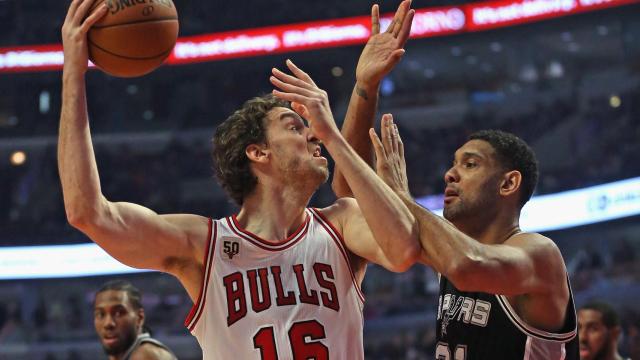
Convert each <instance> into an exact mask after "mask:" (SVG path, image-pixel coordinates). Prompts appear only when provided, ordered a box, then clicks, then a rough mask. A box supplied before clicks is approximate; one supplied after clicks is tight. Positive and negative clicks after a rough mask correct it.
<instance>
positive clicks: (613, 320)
mask: <svg viewBox="0 0 640 360" xmlns="http://www.w3.org/2000/svg"><path fill="white" fill-rule="evenodd" d="M579 310H593V311H597V312H599V313H600V314H601V315H602V323H603V324H604V325H605V326H606V327H607V328H609V329H611V328H613V327H616V326H620V317H619V316H618V313H617V312H616V310H615V309H614V308H613V306H611V305H609V304H607V303H606V302H603V301H592V302H589V303H587V304H585V305H583V306H581V307H580V309H579Z"/></svg>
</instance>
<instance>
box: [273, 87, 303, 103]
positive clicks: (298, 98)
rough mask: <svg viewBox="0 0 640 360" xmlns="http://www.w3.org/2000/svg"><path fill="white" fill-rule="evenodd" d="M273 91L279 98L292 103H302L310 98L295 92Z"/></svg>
mask: <svg viewBox="0 0 640 360" xmlns="http://www.w3.org/2000/svg"><path fill="white" fill-rule="evenodd" d="M272 93H273V96H275V97H277V98H278V99H282V100H285V101H289V102H292V103H294V102H297V103H301V104H302V103H305V102H307V101H308V100H309V98H308V97H305V96H302V95H298V94H293V93H287V92H283V91H279V90H273V92H272Z"/></svg>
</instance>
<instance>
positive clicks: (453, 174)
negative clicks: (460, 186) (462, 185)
mask: <svg viewBox="0 0 640 360" xmlns="http://www.w3.org/2000/svg"><path fill="white" fill-rule="evenodd" d="M458 181H460V176H459V174H458V172H457V171H456V167H455V166H452V167H450V168H449V170H447V171H446V172H445V173H444V182H445V183H446V184H450V183H454V182H458Z"/></svg>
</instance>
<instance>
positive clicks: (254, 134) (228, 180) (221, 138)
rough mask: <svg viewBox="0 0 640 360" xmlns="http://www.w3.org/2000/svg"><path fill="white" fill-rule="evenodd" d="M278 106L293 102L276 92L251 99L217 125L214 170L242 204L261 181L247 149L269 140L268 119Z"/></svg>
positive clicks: (219, 179) (213, 151) (288, 105)
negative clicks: (253, 169) (252, 169)
mask: <svg viewBox="0 0 640 360" xmlns="http://www.w3.org/2000/svg"><path fill="white" fill-rule="evenodd" d="M275 107H286V108H290V107H291V105H290V104H289V102H287V101H284V100H280V99H278V98H276V97H274V96H273V95H265V96H261V97H255V98H253V99H251V100H248V101H247V102H245V103H244V104H243V105H242V107H241V108H240V109H238V110H236V111H235V112H234V113H233V114H231V116H229V117H228V118H227V119H226V120H225V121H224V122H223V123H222V124H220V125H219V126H218V127H217V129H216V132H215V134H214V136H213V150H212V157H213V163H214V174H215V176H216V178H217V179H218V182H219V183H220V185H221V186H222V188H223V189H224V190H225V191H226V192H227V193H228V194H229V196H230V197H231V198H232V199H233V200H234V201H235V202H236V203H237V204H238V205H240V206H242V203H243V202H244V198H245V197H246V196H247V195H249V194H251V193H252V192H253V190H254V189H255V187H256V185H257V183H258V179H257V178H256V176H255V174H253V172H252V171H251V167H250V165H251V163H250V161H249V158H248V157H247V155H246V153H245V150H246V149H247V146H249V145H251V144H260V143H266V140H267V136H266V124H265V119H266V117H267V114H268V113H269V111H271V109H273V108H275Z"/></svg>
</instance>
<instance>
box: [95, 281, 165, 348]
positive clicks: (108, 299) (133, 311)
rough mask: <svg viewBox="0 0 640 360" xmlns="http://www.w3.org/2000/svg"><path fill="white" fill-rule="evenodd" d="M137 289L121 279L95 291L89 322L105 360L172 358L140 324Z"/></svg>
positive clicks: (140, 298)
mask: <svg viewBox="0 0 640 360" xmlns="http://www.w3.org/2000/svg"><path fill="white" fill-rule="evenodd" d="M144 319H145V315H144V308H143V307H142V295H141V293H140V290H138V289H137V288H136V287H134V286H133V285H132V284H131V283H129V282H128V281H124V280H114V281H109V282H107V283H106V284H104V285H103V286H102V287H101V288H100V290H98V292H97V293H96V297H95V299H94V302H93V324H94V326H95V328H96V332H97V333H98V337H99V338H100V342H101V343H102V348H103V349H104V352H105V353H106V354H107V355H108V356H109V360H142V359H145V360H176V357H175V355H173V353H172V352H171V350H169V348H168V347H166V346H165V345H164V344H162V343H161V342H160V341H158V340H156V339H154V338H152V337H151V335H150V334H149V333H148V332H147V331H145V327H144Z"/></svg>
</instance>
